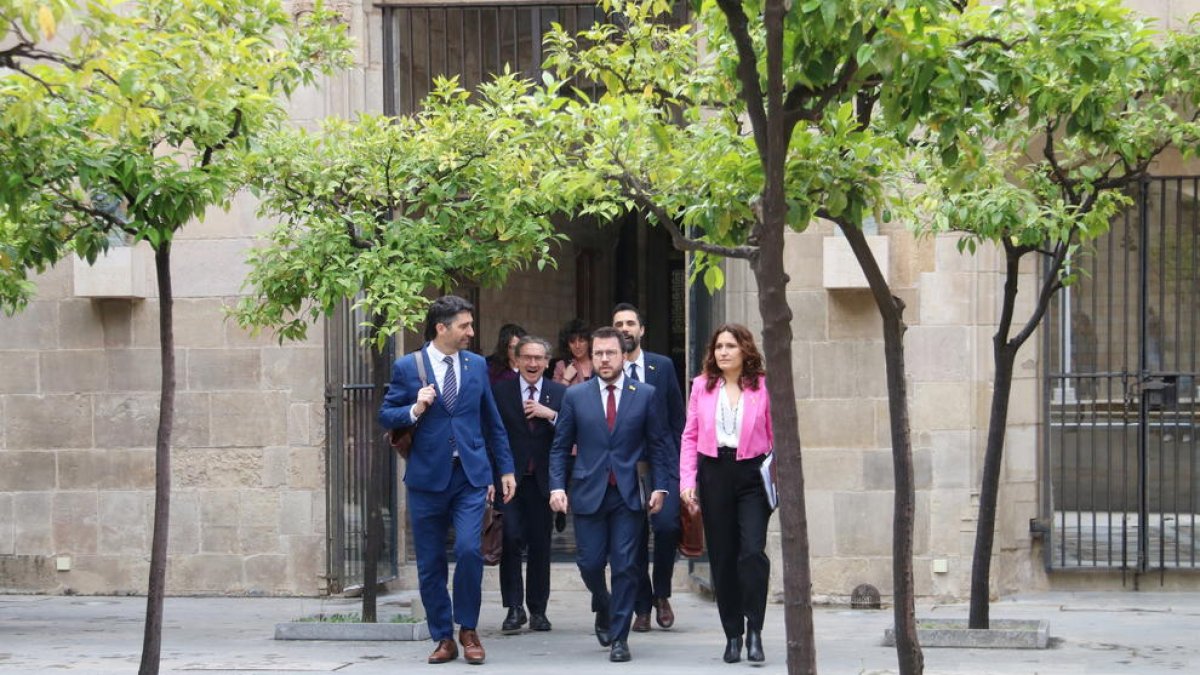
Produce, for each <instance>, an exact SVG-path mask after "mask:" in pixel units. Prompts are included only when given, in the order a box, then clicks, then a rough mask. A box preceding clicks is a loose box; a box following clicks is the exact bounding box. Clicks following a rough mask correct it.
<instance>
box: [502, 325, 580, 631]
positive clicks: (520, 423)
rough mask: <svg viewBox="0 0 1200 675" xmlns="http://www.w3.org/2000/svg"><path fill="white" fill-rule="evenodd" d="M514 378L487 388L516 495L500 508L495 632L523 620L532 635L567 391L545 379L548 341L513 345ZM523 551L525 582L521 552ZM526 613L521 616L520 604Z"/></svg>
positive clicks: (540, 611) (545, 575) (541, 626)
mask: <svg viewBox="0 0 1200 675" xmlns="http://www.w3.org/2000/svg"><path fill="white" fill-rule="evenodd" d="M515 354H516V360H517V372H518V375H519V377H517V378H516V379H514V380H505V381H500V382H497V383H496V384H494V385H492V395H493V396H494V397H495V399H496V407H497V408H498V409H499V410H500V419H501V420H502V421H503V422H504V429H505V431H507V432H508V444H509V447H511V448H512V455H513V466H515V467H516V470H517V472H516V475H517V492H516V496H514V497H513V499H512V501H511V502H509V503H508V504H504V505H503V506H502V507H501V508H502V511H503V513H504V550H503V552H502V553H501V556H500V595H501V598H502V599H503V601H504V606H505V607H507V608H508V615H507V616H506V617H505V619H504V623H503V625H502V626H501V631H502V632H503V633H505V634H512V633H516V632H519V631H520V630H521V626H523V625H524V624H525V622H526V621H527V620H528V621H529V627H530V628H531V629H533V630H536V631H547V630H550V620H549V619H547V618H546V604H547V602H548V601H549V599H550V522H551V517H552V516H551V513H550V502H549V498H550V444H551V443H552V442H553V441H554V423H555V421H556V420H557V418H558V411H559V410H560V409H561V408H562V400H563V394H564V393H565V392H566V391H567V388H566V387H564V386H563V385H561V384H559V383H557V382H554V381H553V380H550V379H548V378H546V377H544V373H545V370H546V365H547V364H548V363H549V359H550V343H549V342H547V341H545V340H543V339H542V338H539V337H534V336H532V335H529V336H525V337H523V338H521V339H520V341H519V342H517V346H516V349H515ZM522 551H525V552H526V556H527V557H526V560H527V562H526V570H525V579H524V583H522V578H521V553H522ZM526 604H527V605H529V614H528V616H526V614H525V607H524V606H525V605H526Z"/></svg>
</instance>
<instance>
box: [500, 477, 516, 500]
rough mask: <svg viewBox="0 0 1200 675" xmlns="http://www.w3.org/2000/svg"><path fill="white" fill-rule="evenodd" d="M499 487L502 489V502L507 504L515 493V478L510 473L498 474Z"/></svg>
mask: <svg viewBox="0 0 1200 675" xmlns="http://www.w3.org/2000/svg"><path fill="white" fill-rule="evenodd" d="M500 488H501V489H502V490H504V493H503V497H504V503H505V504H507V503H508V502H509V501H511V500H512V498H513V495H515V494H517V479H516V476H514V475H513V474H511V473H506V474H504V475H503V476H500Z"/></svg>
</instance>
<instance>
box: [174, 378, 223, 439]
mask: <svg viewBox="0 0 1200 675" xmlns="http://www.w3.org/2000/svg"><path fill="white" fill-rule="evenodd" d="M221 423H222V421H221V420H214V419H213V416H212V395H211V394H207V393H201V392H195V393H192V392H178V393H176V394H175V429H174V433H173V434H172V441H171V443H172V445H173V446H174V447H176V448H185V447H190V448H205V447H210V446H211V444H212V443H211V442H212V427H213V426H214V424H216V425H220V424H221Z"/></svg>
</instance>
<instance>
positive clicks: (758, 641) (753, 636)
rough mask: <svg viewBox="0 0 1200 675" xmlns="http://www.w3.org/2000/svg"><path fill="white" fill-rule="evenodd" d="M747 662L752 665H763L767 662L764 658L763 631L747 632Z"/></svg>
mask: <svg viewBox="0 0 1200 675" xmlns="http://www.w3.org/2000/svg"><path fill="white" fill-rule="evenodd" d="M746 660H747V661H750V662H751V663H762V662H763V661H765V660H767V657H766V656H763V649H762V631H757V630H748V631H746Z"/></svg>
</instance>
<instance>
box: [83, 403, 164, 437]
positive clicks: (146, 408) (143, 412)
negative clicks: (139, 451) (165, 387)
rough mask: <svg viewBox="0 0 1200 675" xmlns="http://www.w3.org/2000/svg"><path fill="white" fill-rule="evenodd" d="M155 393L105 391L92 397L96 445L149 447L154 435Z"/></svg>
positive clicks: (155, 433) (156, 420) (156, 425)
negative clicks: (103, 394)
mask: <svg viewBox="0 0 1200 675" xmlns="http://www.w3.org/2000/svg"><path fill="white" fill-rule="evenodd" d="M158 400H159V396H158V395H156V394H130V395H116V394H109V395H107V396H100V397H97V399H96V405H95V425H96V447H99V448H152V447H154V445H155V443H156V439H157V435H158Z"/></svg>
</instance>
